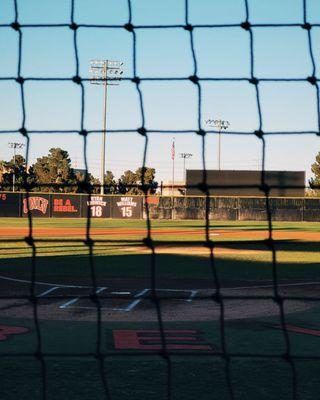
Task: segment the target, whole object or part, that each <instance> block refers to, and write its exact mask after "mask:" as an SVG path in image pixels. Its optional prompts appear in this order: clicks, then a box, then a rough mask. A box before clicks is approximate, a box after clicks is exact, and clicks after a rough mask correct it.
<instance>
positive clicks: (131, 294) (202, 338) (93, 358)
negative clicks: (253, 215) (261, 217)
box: [0, 218, 320, 400]
mask: <svg viewBox="0 0 320 400" xmlns="http://www.w3.org/2000/svg"><path fill="white" fill-rule="evenodd" d="M150 224H151V225H150V226H147V224H146V221H142V220H130V221H125V220H91V221H90V225H88V221H87V220H85V219H54V218H51V219H44V218H41V219H33V220H32V226H30V225H29V222H28V220H27V219H23V218H19V219H15V218H1V219H0V242H1V255H0V288H1V292H0V293H1V296H0V299H1V300H0V301H1V303H0V304H1V306H0V309H1V323H0V324H1V326H0V355H1V361H0V362H1V371H2V382H3V384H4V388H3V390H5V393H6V396H7V397H6V399H8V400H10V399H17V398H19V399H30V398H32V399H40V398H41V399H42V398H43V396H44V394H45V396H46V398H48V399H50V400H51V399H62V398H64V399H69V398H72V397H74V398H77V399H83V400H84V399H93V398H95V399H104V398H111V399H119V400H120V399H121V400H122V399H130V398H141V399H163V398H172V399H182V398H183V399H190V400H191V399H194V398H196V397H198V398H201V399H211V398H217V399H227V398H231V399H232V398H236V399H247V398H248V393H250V396H249V398H250V399H259V400H260V399H289V398H294V396H298V398H303V399H315V398H317V396H318V393H319V389H320V385H319V383H318V381H319V379H318V377H319V372H320V365H319V362H318V360H317V357H319V356H320V354H318V353H320V352H317V349H319V340H320V322H319V287H320V253H319V248H320V223H304V222H274V223H273V224H272V229H271V227H270V226H268V224H267V222H243V221H242V222H240V221H239V222H225V221H224V222H216V221H215V222H212V223H211V224H210V226H208V227H207V228H206V227H205V224H204V222H203V221H191V220H189V221H151V222H150ZM12 357H15V358H14V362H13V358H12ZM80 376H81V380H80V379H79V377H80ZM31 382H32V384H30V383H31ZM213 394H214V396H213Z"/></svg>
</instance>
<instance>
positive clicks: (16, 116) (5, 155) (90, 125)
mask: <svg viewBox="0 0 320 400" xmlns="http://www.w3.org/2000/svg"><path fill="white" fill-rule="evenodd" d="M131 3H132V23H133V24H134V25H152V24H155V25H157V24H158V25H168V24H169V25H170V24H184V18H185V1H184V0H161V1H159V0H132V1H131ZM244 4H245V3H244V0H223V1H222V0H219V1H218V0H216V1H213V0H190V1H189V22H190V23H192V24H224V23H227V24H238V23H241V22H243V21H244V20H245V6H244ZM302 4H303V2H302V0H268V1H263V0H250V1H249V20H250V22H251V23H302V21H303V13H302V9H303V8H302ZM18 9H19V22H20V24H36V23H42V24H45V23H48V24H50V23H51V24H54V23H69V22H70V0H55V1H54V0H28V1H22V0H18ZM13 10H14V8H13V0H1V1H0V25H1V24H10V23H11V22H12V21H13V20H14V13H13ZM128 15H129V14H128V3H127V0H117V1H114V0H113V1H107V0H95V1H94V2H92V1H89V0H75V16H74V18H75V21H76V22H77V23H83V24H85V23H86V24H111V25H123V24H125V23H127V21H128ZM307 19H308V21H309V22H310V23H320V2H319V1H318V0H307ZM22 32H23V47H22V70H21V74H22V76H25V77H28V76H29V77H30V76H33V77H72V76H74V75H75V57H74V50H73V31H71V30H70V29H69V28H68V27H60V28H23V29H22ZM253 35H254V58H255V76H256V77H258V78H275V77H277V78H306V77H307V76H310V75H311V73H312V64H311V60H310V55H309V51H308V37H307V31H306V30H303V29H302V28H301V27H281V28H272V29H271V28H261V27H260V28H254V29H253ZM311 35H312V43H313V51H314V55H315V62H316V74H317V75H318V76H319V68H320V27H314V28H313V29H312V30H311ZM136 37H137V60H136V61H137V75H138V76H140V77H157V78H160V77H187V76H190V75H192V74H193V68H194V66H193V59H192V53H191V48H190V35H189V32H187V31H186V30H184V29H182V28H179V29H177V28H172V29H137V30H136ZM193 37H194V48H195V54H196V58H197V65H198V75H199V76H200V77H230V78H239V77H249V76H250V47H249V43H250V42H249V34H248V32H246V31H245V30H243V29H241V28H240V27H234V28H216V29H212V28H201V29H194V31H193ZM77 38H78V51H79V62H80V75H81V76H82V77H88V70H89V62H90V60H91V59H111V60H121V61H123V62H124V76H126V77H132V75H133V57H132V45H133V43H132V34H131V33H130V32H128V31H126V30H125V29H122V28H114V29H105V28H80V29H79V30H78V35H77ZM0 54H1V59H0V77H7V76H16V74H17V56H18V35H17V33H16V32H15V31H14V30H13V29H12V28H10V27H7V28H5V27H1V28H0ZM201 87H202V103H201V104H202V121H201V123H202V126H203V128H205V120H207V119H208V118H221V119H227V120H229V121H230V124H231V126H230V131H237V132H239V131H240V132H242V131H243V132H246V131H254V130H255V129H257V128H258V114H257V105H256V99H255V90H254V86H253V85H251V84H250V83H248V82H247V81H243V82H236V81H232V82H212V81H211V82H207V81H206V82H202V83H201ZM259 90H260V96H261V108H262V117H263V130H265V131H279V132H281V131H299V130H303V131H308V130H316V129H317V112H316V111H317V103H316V94H315V88H314V87H313V86H312V85H311V84H309V83H307V82H299V83H298V82H287V83H283V82H279V83H274V82H263V83H260V84H259ZM141 91H142V94H143V101H144V111H145V117H146V128H148V129H155V130H161V129H162V130H180V129H196V127H197V90H196V87H195V85H194V84H192V83H191V82H189V81H147V82H143V83H142V84H141ZM25 99H26V115H27V118H26V127H27V129H30V130H33V129H34V130H47V129H48V130H54V129H56V130H64V129H66V130H69V129H76V130H77V129H79V128H80V90H79V87H78V86H77V85H76V84H74V83H72V82H57V81H52V82H46V81H42V82H39V81H37V82H34V81H32V82H27V83H26V84H25ZM102 100H103V92H102V87H99V86H96V85H90V84H89V83H85V121H84V122H85V128H86V129H88V130H90V129H101V128H102ZM0 103H1V107H0V130H5V129H8V130H15V129H19V128H20V126H21V115H22V114H21V101H20V91H19V86H18V84H17V83H15V82H11V81H0ZM107 126H108V128H109V129H114V130H115V129H136V128H138V127H140V126H141V113H140V108H139V99H138V95H137V90H136V87H135V84H133V83H132V82H129V81H122V82H121V83H120V85H119V86H111V87H110V88H109V95H108V119H107ZM173 137H175V143H176V156H177V157H176V162H175V167H176V171H175V173H176V179H178V180H180V179H182V176H183V171H182V165H183V164H182V160H181V159H180V158H179V153H180V152H188V153H192V154H193V157H192V158H191V159H190V160H188V162H187V166H188V167H189V168H195V169H197V168H202V160H201V152H202V148H201V138H200V137H199V136H197V135H196V134H175V135H173V134H170V133H158V134H156V133H150V134H149V145H148V151H147V165H149V166H152V167H155V168H156V170H157V179H158V180H159V181H160V180H164V181H169V180H170V179H171V170H172V162H171V158H170V149H171V144H172V140H173ZM12 141H23V138H21V137H20V136H19V135H17V134H1V135H0V159H9V158H10V155H11V154H10V151H11V150H9V149H8V145H7V144H8V142H12ZM266 143H267V147H266V150H267V152H266V168H267V169H272V170H276V169H280V170H305V171H306V173H307V176H308V177H309V176H310V174H311V172H310V166H311V164H312V162H314V159H315V156H316V154H317V153H318V152H319V151H320V138H319V137H316V136H315V135H273V136H268V137H267V138H266ZM82 145H83V142H82V138H81V137H79V135H77V134H50V135H47V134H43V133H39V134H32V135H31V142H30V162H31V163H32V162H34V161H35V160H36V158H37V157H39V156H41V155H43V154H46V153H47V152H48V150H49V149H50V148H51V147H62V148H64V149H66V150H68V151H69V153H70V156H71V158H72V160H73V165H74V166H76V167H83V165H84V162H83V161H84V160H83V154H82ZM100 147H101V134H91V135H90V136H89V139H88V159H89V168H90V171H91V172H92V173H94V174H95V175H97V176H98V175H99V165H100ZM143 150H144V139H143V138H142V137H141V136H140V135H139V134H137V133H130V134H126V133H123V132H119V133H108V135H107V150H106V163H107V169H111V170H112V171H113V172H114V173H115V175H116V176H119V175H120V174H121V173H122V172H123V171H124V170H126V169H136V168H137V167H139V166H141V164H142V159H143ZM221 154H222V167H223V168H225V169H258V168H260V167H261V159H262V147H261V141H259V139H257V138H256V137H255V136H254V135H232V134H228V133H227V134H226V135H223V138H222V153H221ZM206 160H207V168H216V167H217V165H218V161H217V135H208V136H207V138H206Z"/></svg>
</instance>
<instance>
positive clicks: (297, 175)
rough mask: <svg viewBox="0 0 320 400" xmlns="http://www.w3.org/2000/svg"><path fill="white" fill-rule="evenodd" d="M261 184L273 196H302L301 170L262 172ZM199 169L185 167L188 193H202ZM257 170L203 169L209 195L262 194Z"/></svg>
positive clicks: (193, 194)
mask: <svg viewBox="0 0 320 400" xmlns="http://www.w3.org/2000/svg"><path fill="white" fill-rule="evenodd" d="M264 177H265V183H266V184H267V185H268V186H269V187H270V192H269V195H270V196H273V197H304V194H305V193H304V188H305V171H265V172H264ZM203 182H204V177H203V170H187V171H186V184H187V195H188V196H201V195H202V196H203V195H204V194H205V193H204V192H203V188H201V184H202V183H203ZM261 182H262V173H261V171H232V170H223V171H220V170H207V172H206V183H207V185H208V191H209V194H210V195H211V196H263V195H264V191H263V190H261Z"/></svg>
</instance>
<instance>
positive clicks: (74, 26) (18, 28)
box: [0, 0, 320, 399]
mask: <svg viewBox="0 0 320 400" xmlns="http://www.w3.org/2000/svg"><path fill="white" fill-rule="evenodd" d="M75 4H76V0H72V1H71V7H70V21H69V22H68V23H61V24H41V23H37V24H21V23H20V22H19V1H18V0H14V1H13V7H14V14H15V18H14V21H13V22H12V23H11V24H1V25H0V28H1V29H5V28H7V29H10V28H12V29H13V30H14V31H15V32H16V35H17V40H18V64H17V71H16V74H15V75H13V76H10V77H0V81H2V82H3V81H11V82H16V84H17V85H18V87H19V88H20V99H21V105H20V107H21V110H22V122H21V127H20V128H19V129H18V130H1V131H0V134H15V133H20V134H21V135H22V136H23V138H24V139H25V140H26V144H27V145H26V159H27V163H28V159H29V154H30V145H31V134H33V133H38V132H39V131H37V130H28V129H27V127H26V118H27V111H26V101H27V100H26V96H25V89H24V87H25V86H24V85H25V83H26V82H36V81H55V82H59V81H61V82H68V81H70V82H72V83H74V85H77V87H79V91H80V104H81V105H80V107H81V112H80V129H79V131H77V130H49V129H48V130H46V131H44V130H41V133H48V134H49V133H63V134H72V133H78V134H79V135H80V136H81V137H82V139H83V157H84V162H85V169H86V171H87V172H88V142H87V140H88V136H89V135H90V134H92V133H99V132H100V133H102V132H103V131H102V130H86V128H85V124H84V114H85V106H86V105H85V86H84V83H85V82H86V81H89V78H88V77H83V76H81V75H80V72H79V71H80V66H79V49H78V33H79V31H81V30H84V29H90V28H95V29H98V28H99V29H108V28H114V29H119V30H124V31H126V32H127V34H128V35H131V37H132V63H133V76H131V77H123V80H124V81H128V82H130V83H132V85H134V86H135V89H136V92H137V94H138V99H139V107H140V116H141V122H142V123H141V126H139V127H133V128H132V129H116V130H108V131H110V132H113V133H120V132H132V133H136V134H137V135H140V136H142V137H143V139H144V152H143V159H142V163H141V166H142V167H145V166H146V160H147V154H148V145H149V138H150V135H152V134H153V133H172V134H184V133H191V134H194V135H199V136H200V137H201V140H202V172H203V173H202V182H201V184H200V185H198V187H199V188H200V189H201V190H202V191H203V195H204V196H205V199H206V202H205V221H204V240H203V241H202V245H203V246H205V247H207V248H208V254H209V262H210V268H211V272H212V280H213V286H214V288H215V290H214V293H213V294H210V296H207V297H206V296H203V297H202V298H203V299H205V298H207V299H210V300H212V302H214V303H215V304H217V305H218V307H219V310H220V318H219V326H220V338H221V343H220V345H221V351H216V352H211V353H210V354H202V356H203V357H205V356H209V357H212V358H220V359H222V360H223V361H224V364H225V368H224V374H225V382H226V386H227V389H228V392H229V397H230V398H231V399H234V398H235V397H236V396H235V387H234V384H233V381H232V376H231V372H232V371H231V364H232V362H233V361H234V360H236V359H241V358H255V359H256V358H268V359H274V360H275V361H277V362H280V363H285V364H287V365H289V367H290V369H291V378H292V398H294V399H295V398H297V395H298V389H297V383H298V377H297V372H296V362H297V361H298V360H299V359H301V358H304V357H303V356H301V357H299V356H297V355H294V354H293V353H292V346H291V341H290V337H289V332H288V329H287V324H286V313H285V308H284V303H285V301H288V300H296V299H297V298H296V297H294V296H284V295H283V294H281V292H280V291H279V284H278V270H277V251H276V246H275V242H274V239H273V224H272V212H271V208H270V203H269V191H270V186H268V185H267V184H266V181H265V163H266V137H267V136H269V135H310V134H311V135H316V136H320V102H319V84H318V79H317V77H316V62H315V56H314V50H313V44H312V35H311V31H312V29H313V28H315V27H320V24H314V23H313V24H312V23H310V22H308V17H307V11H308V10H307V1H306V0H304V1H301V15H302V19H301V21H299V22H297V23H283V24H280V23H272V22H271V23H263V24H257V23H255V24H253V23H251V22H250V7H249V2H248V0H243V8H244V10H245V20H244V21H242V22H241V23H238V24H235V23H231V24H203V25H201V24H192V23H190V20H189V12H188V10H189V4H188V0H185V2H184V9H185V15H184V23H183V24H181V25H179V24H177V25H134V22H133V16H132V1H131V0H128V2H127V7H128V15H129V18H128V21H127V23H126V24H125V25H102V24H82V23H78V22H77V21H76V19H75ZM47 27H52V28H55V29H71V30H72V31H73V43H74V59H75V70H74V76H72V77H68V76H67V77H61V78H51V77H37V76H35V77H28V76H22V74H21V70H22V69H21V65H22V60H23V52H22V49H23V37H24V32H25V30H26V29H28V28H32V29H37V30H39V32H40V33H41V29H43V28H47ZM222 27H223V28H232V29H234V28H239V30H244V31H246V32H247V35H248V39H249V42H250V51H249V54H247V55H246V56H247V57H249V58H250V75H249V76H243V77H240V78H233V77H231V78H228V77H224V78H221V77H214V76H210V77H206V78H203V77H200V76H199V75H198V61H197V56H196V49H195V43H194V33H195V32H196V31H197V30H201V29H203V28H206V29H212V30H214V29H219V28H222ZM280 27H287V28H292V29H298V30H301V29H303V30H304V31H305V34H306V35H307V38H308V54H309V57H310V61H311V65H312V70H311V73H310V75H309V76H306V77H305V78H294V77H293V78H277V77H275V78H259V77H258V76H257V75H256V72H255V51H254V38H255V30H256V29H259V28H264V29H270V30H273V29H275V28H280ZM141 29H153V30H165V29H170V30H172V29H175V30H177V31H178V30H185V31H187V32H188V34H189V39H190V42H189V43H190V46H189V51H190V53H191V55H192V60H193V70H192V72H191V73H190V76H181V77H168V78H163V77H144V76H141V74H140V73H139V70H138V68H137V54H138V50H137V31H138V30H141ZM0 33H1V32H0ZM144 81H158V82H160V81H162V82H165V81H186V82H192V83H193V84H194V86H195V88H196V93H197V95H196V97H197V108H196V110H195V112H196V114H197V129H187V130H175V129H173V130H152V129H148V128H147V127H146V123H145V120H146V118H145V113H146V111H145V101H144V95H143V90H142V89H141V83H142V82H144ZM208 81H221V82H228V81H239V82H240V81H241V82H245V83H247V84H248V85H252V86H253V87H254V89H255V98H256V109H257V112H258V129H257V130H255V131H248V132H244V131H235V130H229V131H228V135H255V136H256V137H257V138H259V140H260V142H261V148H262V172H261V182H260V186H259V188H260V190H261V192H262V193H263V194H264V196H265V199H266V203H265V204H266V212H267V219H268V238H267V239H266V240H264V241H263V245H264V246H266V247H267V248H268V249H269V250H270V253H271V256H272V285H273V293H272V295H270V296H265V295H241V296H237V295H230V294H228V295H227V294H223V293H222V283H221V281H220V279H219V274H218V271H217V268H216V261H215V246H216V244H215V242H214V241H213V240H212V237H211V236H210V197H209V195H210V193H209V188H210V185H208V182H207V165H206V156H205V154H206V139H207V137H208V134H218V131H217V130H214V129H209V130H208V129H206V128H205V127H203V125H202V121H203V118H202V109H203V107H202V99H203V95H202V83H204V82H208ZM261 82H269V83H274V84H276V83H279V82H295V83H299V82H305V83H307V84H310V85H312V87H313V88H314V103H315V104H316V112H317V127H318V128H317V129H316V130H314V131H310V130H307V131H303V130H297V131H290V132H286V131H265V130H264V129H263V125H264V119H263V113H262V107H261V96H260V90H259V84H260V83H261ZM143 180H144V178H143V179H142V183H143ZM50 185H51V186H52V184H50ZM25 187H26V188H27V189H28V185H27V182H25ZM85 187H86V188H87V190H88V193H89V195H90V188H89V185H88V186H86V185H85ZM142 188H144V185H142ZM144 189H145V197H147V190H146V188H144ZM26 196H27V197H28V196H29V192H28V190H27V193H26ZM145 207H146V227H147V235H146V238H145V239H144V240H143V244H144V245H145V246H147V247H148V248H149V251H150V258H149V260H150V287H151V291H150V296H149V298H150V300H151V301H152V302H153V304H154V307H155V310H156V315H157V321H158V328H159V331H160V337H161V350H157V351H155V354H157V355H158V356H160V357H161V358H162V359H163V361H164V362H165V365H166V380H167V381H166V398H168V399H171V398H172V393H173V385H174V383H173V364H172V357H173V356H177V355H179V354H180V353H179V352H175V351H173V350H169V349H168V346H167V341H166V334H165V327H164V322H163V315H162V299H161V297H160V296H159V293H158V291H157V287H158V285H157V269H156V258H157V248H158V246H159V247H160V246H165V245H167V244H173V243H175V241H174V240H171V241H169V242H168V241H162V242H161V243H158V242H156V241H154V240H153V235H152V226H151V225H152V224H151V217H150V209H149V204H148V201H146V202H145ZM28 225H29V233H28V235H27V237H26V238H25V239H24V241H25V242H26V243H27V245H28V246H29V247H30V249H31V252H32V276H31V284H30V292H29V295H28V296H21V298H22V299H25V300H27V301H28V302H30V304H31V305H32V307H33V317H34V326H35V332H36V337H37V344H36V348H35V351H34V352H31V353H30V352H24V353H15V354H14V355H13V354H12V353H10V352H1V354H0V356H1V357H5V356H10V357H31V358H36V360H37V361H38V362H39V364H40V367H41V381H42V387H41V396H42V398H43V399H47V398H51V397H50V395H49V393H48V387H47V362H48V359H49V358H50V357H60V358H64V357H65V358H69V357H70V358H73V357H81V358H86V357H87V358H95V359H96V362H97V366H98V369H99V373H100V379H101V382H102V385H103V388H104V394H105V398H106V399H110V398H112V393H111V390H110V385H109V374H108V372H107V371H106V365H107V363H108V357H111V356H112V357H117V356H118V357H131V356H134V357H136V356H139V355H141V356H142V357H143V356H145V353H144V352H139V351H135V352H130V351H129V352H124V351H122V352H120V353H119V354H115V353H114V352H112V354H109V353H108V352H106V351H104V350H103V349H102V347H103V346H102V342H103V329H102V310H101V299H102V298H103V294H101V295H98V294H97V292H98V289H99V281H98V279H97V275H96V269H95V257H94V252H93V248H94V245H95V243H96V242H97V240H96V239H95V238H93V237H91V218H90V215H89V216H88V218H87V224H86V238H85V240H84V241H81V243H83V244H84V246H86V248H87V250H88V255H89V267H90V276H91V284H92V293H91V294H89V295H86V296H83V297H84V298H89V299H90V300H91V301H92V302H93V303H94V304H95V307H96V324H97V329H96V338H95V343H96V344H95V351H94V352H90V353H84V352H81V351H79V352H76V353H74V352H69V353H66V354H64V353H47V352H45V351H44V350H43V334H42V331H41V324H40V320H39V316H38V307H39V306H38V304H39V298H38V297H37V295H36V287H35V286H36V276H37V259H38V257H37V242H38V243H40V242H41V240H42V239H37V240H35V239H34V234H33V218H32V215H31V213H30V212H29V213H28ZM15 241H16V240H15ZM48 241H49V242H50V240H49V239H46V242H48ZM105 241H107V239H105ZM177 243H179V242H177ZM251 243H252V242H251ZM244 244H245V242H244ZM8 297H10V296H2V298H3V299H7V298H8ZM16 297H17V296H15V298H16ZM64 297H66V298H72V297H73V296H71V295H70V296H64ZM53 298H54V296H53ZM59 298H61V296H60V297H59ZM240 299H241V300H244V299H245V300H254V301H259V300H270V301H271V302H275V303H276V305H277V307H278V312H279V318H280V324H281V331H282V334H283V339H284V348H283V351H282V352H281V353H278V352H275V353H270V354H268V355H266V354H259V353H255V354H253V353H252V352H250V353H245V352H234V351H233V352H231V351H229V350H228V340H227V333H226V319H225V302H226V301H228V300H240ZM299 299H300V300H301V297H299V298H298V300H299ZM304 300H308V299H304ZM309 300H312V301H314V300H318V298H317V297H312V298H311V297H309ZM186 355H189V356H193V355H195V356H196V357H199V355H198V354H195V353H194V352H190V353H188V352H184V356H186ZM308 358H310V359H317V360H319V357H317V356H314V357H308Z"/></svg>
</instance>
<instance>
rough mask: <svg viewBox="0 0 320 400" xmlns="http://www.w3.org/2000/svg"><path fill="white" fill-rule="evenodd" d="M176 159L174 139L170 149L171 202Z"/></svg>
mask: <svg viewBox="0 0 320 400" xmlns="http://www.w3.org/2000/svg"><path fill="white" fill-rule="evenodd" d="M175 158H176V147H175V138H173V141H172V147H171V160H172V187H171V197H172V201H173V196H174V159H175Z"/></svg>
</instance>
